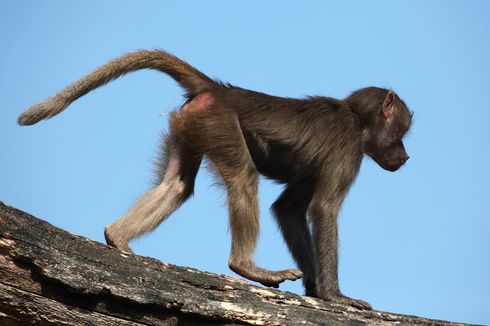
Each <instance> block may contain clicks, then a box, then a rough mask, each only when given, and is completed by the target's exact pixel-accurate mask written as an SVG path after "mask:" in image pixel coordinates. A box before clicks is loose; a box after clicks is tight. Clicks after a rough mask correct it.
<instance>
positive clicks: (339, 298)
mask: <svg viewBox="0 0 490 326" xmlns="http://www.w3.org/2000/svg"><path fill="white" fill-rule="evenodd" d="M322 193H323V191H322ZM315 195H317V194H315ZM334 196H335V197H337V198H333V199H330V200H325V199H319V198H314V199H313V201H312V203H311V205H310V208H309V212H310V215H311V218H312V223H313V242H314V245H315V249H316V253H317V255H316V256H317V266H318V280H317V286H318V289H317V294H318V297H319V298H320V299H323V300H327V301H332V302H336V303H341V304H347V305H351V306H353V307H356V308H358V309H368V310H371V309H372V307H371V305H370V304H369V303H367V302H365V301H363V300H359V299H352V298H349V297H347V296H345V295H343V294H342V293H341V292H340V288H339V282H338V253H337V245H338V231H337V215H338V212H339V207H340V204H341V202H342V199H343V196H341V195H339V194H335V195H334ZM315 197H316V196H315Z"/></svg>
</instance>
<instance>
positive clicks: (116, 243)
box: [104, 227, 133, 254]
mask: <svg viewBox="0 0 490 326" xmlns="http://www.w3.org/2000/svg"><path fill="white" fill-rule="evenodd" d="M111 233H112V232H110V231H109V227H106V228H105V230H104V236H105V242H106V243H107V244H108V245H109V246H111V247H114V248H117V249H119V250H121V251H122V252H124V253H126V254H132V253H133V250H131V248H129V246H128V242H127V241H122V240H120V239H118V238H117V237H115V236H114V235H112V234H111Z"/></svg>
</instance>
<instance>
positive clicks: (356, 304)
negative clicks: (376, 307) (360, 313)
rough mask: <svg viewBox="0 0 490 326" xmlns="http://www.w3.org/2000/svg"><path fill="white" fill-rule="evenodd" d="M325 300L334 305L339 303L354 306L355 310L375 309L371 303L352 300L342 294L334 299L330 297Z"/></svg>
mask: <svg viewBox="0 0 490 326" xmlns="http://www.w3.org/2000/svg"><path fill="white" fill-rule="evenodd" d="M325 300H326V301H330V302H334V303H339V304H342V305H349V306H352V307H354V308H357V309H361V310H373V307H371V305H370V304H369V303H367V302H366V301H363V300H359V299H352V298H349V297H347V296H345V295H343V294H341V293H339V294H337V295H335V296H332V297H328V298H326V299H325Z"/></svg>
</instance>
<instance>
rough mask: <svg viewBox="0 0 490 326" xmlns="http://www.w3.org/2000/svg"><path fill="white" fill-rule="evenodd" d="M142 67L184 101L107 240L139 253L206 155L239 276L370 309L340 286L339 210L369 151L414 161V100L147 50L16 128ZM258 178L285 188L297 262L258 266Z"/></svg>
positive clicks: (283, 218) (181, 198) (288, 236)
mask: <svg viewBox="0 0 490 326" xmlns="http://www.w3.org/2000/svg"><path fill="white" fill-rule="evenodd" d="M140 69H154V70H157V71H160V72H163V73H166V74H168V75H169V76H170V77H172V78H173V79H175V80H176V81H177V83H178V84H180V86H181V87H182V88H183V89H184V90H185V92H186V93H185V99H186V100H185V103H184V104H183V105H182V106H181V107H180V109H178V110H176V111H175V112H172V113H170V120H169V121H170V123H169V129H170V130H169V132H168V133H167V134H166V135H165V137H164V141H163V144H162V149H163V150H162V153H163V155H162V157H161V160H160V161H159V165H158V173H157V175H158V182H157V184H156V185H155V187H154V188H152V189H151V190H150V191H148V192H147V193H145V194H144V195H143V196H142V197H141V198H140V199H139V200H137V202H136V203H135V204H134V206H133V207H132V208H131V209H130V210H129V211H128V212H127V214H126V215H124V216H123V217H122V218H120V219H119V220H117V221H116V222H114V223H113V224H110V225H108V226H106V228H105V231H104V235H105V238H106V242H107V244H108V245H110V246H113V247H115V248H117V249H119V250H121V251H123V252H125V253H132V250H131V249H130V247H129V242H130V241H131V240H132V239H134V238H136V237H139V236H141V235H143V234H145V233H148V232H150V231H151V230H153V229H155V228H156V227H157V226H159V225H160V224H161V223H162V222H163V221H164V220H165V219H166V218H167V217H168V216H170V214H172V212H174V211H175V210H176V209H178V208H179V207H180V206H181V205H182V204H183V203H184V202H185V201H186V200H187V199H188V198H189V197H191V195H192V194H193V192H194V182H195V178H196V175H197V172H198V170H199V168H200V166H201V163H202V161H203V159H206V160H207V161H209V162H210V164H211V167H212V170H213V171H215V172H216V174H217V175H218V176H219V178H220V181H221V182H222V183H223V185H224V187H225V188H226V191H227V203H228V213H229V224H230V230H231V237H232V241H231V250H230V256H229V260H228V265H229V267H230V269H231V270H232V271H234V272H236V273H237V274H239V275H241V276H243V277H244V278H247V279H249V280H252V281H256V282H259V283H261V284H263V285H265V286H269V287H276V288H277V287H278V286H279V284H280V283H281V282H284V281H285V280H291V281H294V280H297V279H299V278H303V285H304V288H305V295H307V296H312V297H317V298H320V299H323V300H326V301H330V302H335V303H340V304H347V305H351V306H353V307H356V308H358V309H372V307H371V305H370V304H369V303H367V302H365V301H363V300H359V299H353V298H350V297H347V296H345V295H344V294H343V293H342V292H341V291H340V288H339V283H338V248H337V242H338V230H337V228H338V227H337V216H338V214H339V209H340V206H341V204H342V202H343V200H344V198H345V197H346V195H347V193H348V191H349V189H350V186H351V184H352V183H353V181H354V180H355V178H356V177H357V175H358V172H359V169H360V166H361V161H362V158H363V157H364V155H367V156H368V157H371V158H372V159H373V160H374V161H375V162H376V163H377V164H378V165H379V166H380V167H381V168H383V169H385V170H388V171H392V172H394V171H396V170H398V169H399V168H400V167H401V166H402V165H404V164H405V162H406V161H407V160H408V159H409V156H408V154H407V152H406V150H405V147H404V145H403V142H402V140H403V137H404V136H405V134H406V133H407V132H408V130H409V129H410V126H411V124H412V115H413V113H412V112H411V111H410V110H409V109H408V107H407V105H406V104H405V102H404V101H403V100H402V99H401V98H400V97H399V96H398V95H397V94H396V93H395V92H394V91H392V90H389V89H385V88H379V87H366V88H361V89H359V90H357V91H354V92H353V93H351V94H350V95H349V96H348V97H346V98H344V99H335V98H331V97H324V96H311V97H306V98H301V99H296V98H284V97H278V96H272V95H268V94H265V93H261V92H256V91H252V90H247V89H244V88H240V87H237V86H234V85H231V84H226V83H223V82H221V81H218V80H214V79H211V78H210V77H208V76H207V75H205V74H204V73H202V72H200V71H199V70H197V69H196V68H194V67H193V66H191V65H190V64H188V63H187V62H185V61H183V60H181V59H179V58H177V57H176V56H174V55H172V54H170V53H168V52H165V51H164V50H138V51H135V52H130V53H127V54H124V55H122V56H119V57H116V58H115V59H112V60H111V61H109V62H108V63H106V64H105V65H102V66H100V67H99V68H97V69H96V70H94V71H93V72H92V73H90V74H88V75H87V76H85V77H83V78H81V79H80V80H78V81H76V82H74V83H73V84H71V85H69V86H67V87H66V88H65V89H63V90H61V91H60V92H58V93H56V94H54V95H53V96H51V97H48V98H47V99H45V100H43V101H41V102H39V103H37V104H35V105H33V106H31V107H30V108H29V109H28V110H27V111H25V112H24V113H22V114H21V115H20V116H19V117H18V120H17V121H18V124H20V125H32V124H35V123H37V122H39V121H40V120H43V119H49V118H51V117H53V116H55V115H57V114H59V113H60V112H62V111H63V110H65V109H66V108H67V107H68V105H69V104H70V103H72V102H73V101H75V100H76V99H78V98H80V97H81V96H83V95H85V94H87V93H88V92H90V91H91V90H93V89H95V88H97V87H100V86H102V85H105V84H107V83H109V82H110V81H112V80H114V79H116V78H118V77H120V76H122V75H124V74H126V73H129V72H133V71H136V70H140ZM259 176H264V177H266V178H269V179H272V180H275V181H277V182H279V183H281V184H283V185H284V190H283V192H282V193H281V195H280V196H279V198H278V199H277V200H276V201H275V202H274V203H273V205H272V212H273V215H274V217H275V220H276V222H277V224H278V227H279V229H280V231H281V233H282V236H283V238H284V240H285V243H286V245H287V247H288V249H289V250H290V252H291V254H292V256H293V258H294V260H295V262H296V264H297V267H298V269H286V270H280V271H271V270H266V269H263V268H260V267H258V266H256V264H255V262H254V251H255V247H256V243H257V238H258V232H259V209H258V198H257V196H258V195H257V187H258V179H259Z"/></svg>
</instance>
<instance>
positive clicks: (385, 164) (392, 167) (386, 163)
mask: <svg viewBox="0 0 490 326" xmlns="http://www.w3.org/2000/svg"><path fill="white" fill-rule="evenodd" d="M371 158H372V159H373V160H374V161H375V162H376V163H377V164H378V165H379V166H380V167H382V168H383V169H384V170H387V171H390V172H395V171H397V170H398V169H400V168H401V167H402V166H403V165H404V164H405V162H406V160H404V159H402V158H395V159H383V160H380V159H377V158H376V157H374V156H371Z"/></svg>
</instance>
